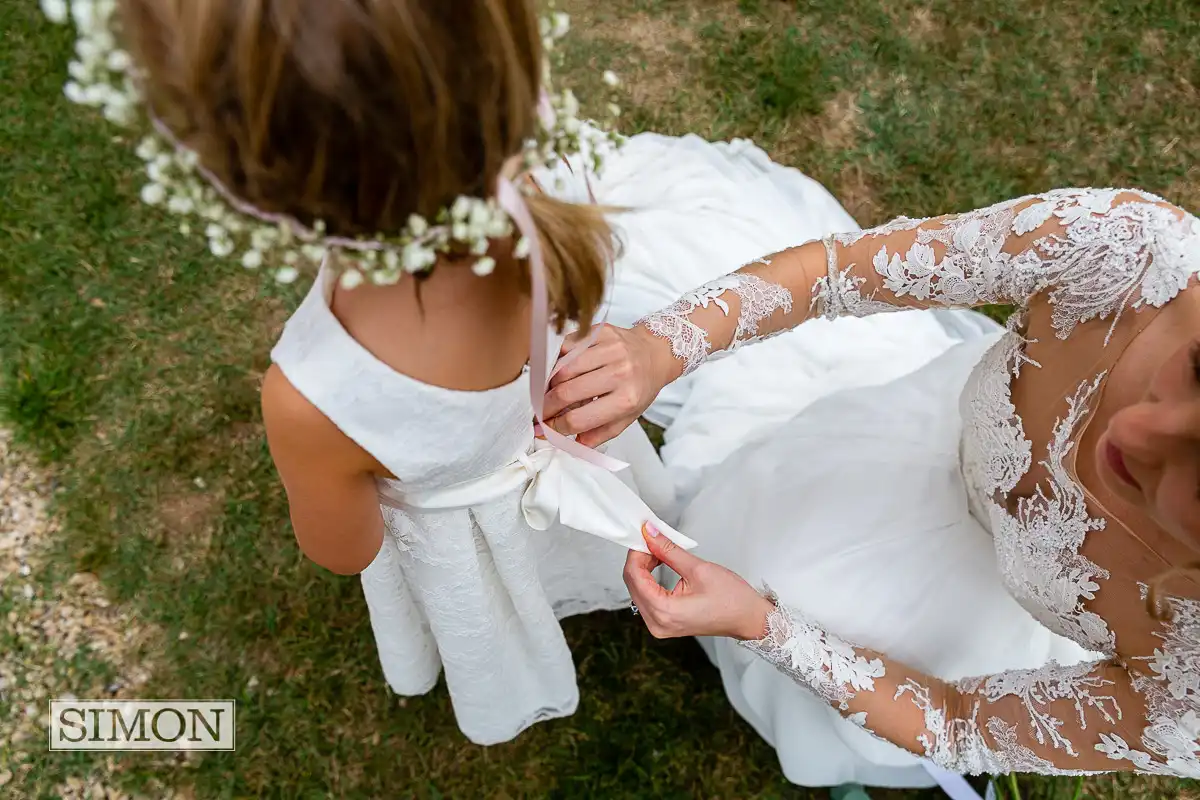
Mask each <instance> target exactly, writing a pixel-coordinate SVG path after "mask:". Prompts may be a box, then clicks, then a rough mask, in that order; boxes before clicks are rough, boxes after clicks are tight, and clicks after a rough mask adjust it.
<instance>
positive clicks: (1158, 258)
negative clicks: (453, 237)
mask: <svg viewBox="0 0 1200 800" xmlns="http://www.w3.org/2000/svg"><path fill="white" fill-rule="evenodd" d="M1197 272H1200V221H1198V220H1197V219H1196V218H1195V217H1193V216H1192V215H1190V214H1187V213H1185V212H1183V211H1181V210H1180V209H1178V208H1175V207H1174V206H1172V205H1170V204H1169V203H1167V202H1166V201H1164V200H1161V199H1160V198H1157V197H1154V196H1152V195H1149V194H1146V193H1143V192H1138V191H1126V190H1117V189H1063V190H1058V191H1053V192H1049V193H1046V194H1042V195H1034V196H1030V197H1023V198H1019V199H1016V200H1009V201H1007V202H1004V203H1000V204H998V205H995V206H991V207H989V208H984V209H979V210H976V211H971V212H968V213H965V214H957V215H949V216H942V217H936V218H932V219H908V218H905V217H901V218H899V219H897V220H894V221H892V222H890V223H888V224H886V225H883V226H881V227H878V228H874V229H871V230H867V231H860V232H856V233H850V234H837V235H834V236H832V237H830V238H828V239H826V240H824V241H822V242H810V243H808V244H804V245H801V246H799V247H795V248H792V249H790V250H785V251H783V252H781V253H776V254H774V255H771V256H767V257H765V258H761V259H758V260H757V261H755V262H753V263H751V264H749V265H747V266H745V267H743V268H742V269H741V270H739V271H737V272H735V273H732V274H730V275H726V276H724V277H722V278H719V279H717V280H716V281H713V282H712V283H709V284H706V285H705V286H702V287H700V288H699V289H697V290H695V291H693V292H690V293H688V294H687V295H685V296H684V297H682V298H680V300H679V301H678V302H676V303H675V304H674V305H672V306H670V307H669V308H666V309H663V310H662V311H659V312H656V313H654V314H651V315H650V316H648V317H646V318H645V319H643V320H642V321H641V323H640V324H642V325H644V326H645V327H646V328H647V329H648V330H649V331H650V332H651V333H653V334H655V335H657V336H661V337H663V338H665V339H668V340H669V341H670V343H671V352H672V354H673V355H674V356H675V358H676V359H678V360H679V362H680V363H681V365H682V371H683V373H684V374H686V373H688V372H690V371H691V370H693V369H695V368H696V367H697V366H699V365H700V364H701V363H703V362H704V361H705V360H706V359H708V358H710V357H711V356H712V355H713V354H714V353H719V352H728V351H730V350H733V349H736V348H737V347H739V346H741V345H743V344H746V343H748V342H751V341H757V340H759V339H764V338H767V337H769V336H771V335H774V334H777V333H780V332H782V331H784V330H787V329H789V328H792V327H795V326H796V325H798V324H800V323H801V322H804V321H805V320H806V319H809V318H810V317H812V316H814V315H816V316H824V317H827V318H834V317H838V316H863V315H866V314H873V313H878V312H881V311H894V310H898V309H903V308H928V307H958V308H963V307H972V306H979V305H985V304H992V303H1004V304H1014V305H1017V306H1024V305H1026V304H1028V303H1029V301H1030V300H1031V299H1032V298H1033V297H1034V296H1036V295H1038V294H1041V293H1047V294H1048V297H1049V300H1050V305H1051V307H1052V314H1053V325H1054V329H1055V331H1056V333H1057V334H1058V336H1059V337H1060V338H1063V339H1065V338H1067V336H1069V335H1070V333H1071V331H1072V330H1073V329H1074V328H1075V326H1076V325H1078V324H1080V323H1082V322H1087V321H1089V320H1092V319H1105V320H1109V319H1111V320H1112V325H1113V326H1114V327H1115V325H1116V323H1117V319H1118V318H1119V316H1120V314H1121V312H1122V310H1123V309H1125V308H1127V307H1132V308H1134V309H1137V308H1140V307H1142V306H1145V305H1150V306H1154V307H1161V306H1162V305H1164V304H1165V303H1166V302H1167V301H1168V300H1170V299H1171V298H1173V297H1174V296H1175V295H1176V294H1178V293H1179V292H1180V291H1181V290H1182V289H1184V288H1185V287H1186V286H1187V283H1188V281H1189V280H1190V278H1191V276H1192V275H1194V274H1196V273H1197ZM797 297H799V298H805V299H806V302H799V301H796V302H794V301H793V299H794V298H797Z"/></svg>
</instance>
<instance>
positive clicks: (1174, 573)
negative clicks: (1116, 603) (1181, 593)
mask: <svg viewBox="0 0 1200 800" xmlns="http://www.w3.org/2000/svg"><path fill="white" fill-rule="evenodd" d="M1185 576H1186V577H1188V578H1191V579H1192V580H1194V581H1200V561H1193V562H1191V563H1190V564H1184V565H1183V566H1182V567H1176V568H1175V569H1171V570H1167V571H1166V572H1164V573H1162V574H1161V575H1159V576H1158V577H1156V578H1155V579H1154V580H1152V581H1150V586H1149V587H1148V589H1147V591H1146V610H1147V611H1148V612H1150V616H1152V617H1154V618H1155V619H1157V620H1159V621H1160V622H1170V621H1171V620H1173V619H1174V618H1175V609H1174V608H1173V607H1172V603H1171V600H1170V598H1168V597H1166V596H1165V591H1166V586H1167V583H1169V582H1170V581H1171V580H1172V579H1174V578H1182V577H1185Z"/></svg>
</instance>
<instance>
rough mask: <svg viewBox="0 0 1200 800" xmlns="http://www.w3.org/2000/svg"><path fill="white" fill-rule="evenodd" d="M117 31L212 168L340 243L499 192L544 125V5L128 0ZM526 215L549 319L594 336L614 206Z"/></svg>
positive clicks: (544, 202) (167, 113)
mask: <svg viewBox="0 0 1200 800" xmlns="http://www.w3.org/2000/svg"><path fill="white" fill-rule="evenodd" d="M121 21H122V26H123V30H124V32H125V35H126V37H127V38H128V42H127V45H128V46H129V48H130V50H131V52H133V54H134V57H135V59H136V60H137V62H138V64H139V66H140V67H142V68H143V70H144V71H145V73H146V78H145V86H144V89H145V91H146V94H147V96H148V99H149V101H150V103H151V104H152V105H153V107H154V109H155V112H156V113H157V114H158V115H159V116H160V117H161V118H162V119H163V120H164V121H165V122H166V123H167V125H168V126H169V127H170V128H171V129H172V130H173V131H174V133H175V135H176V136H177V137H178V138H180V139H181V140H182V141H184V142H185V143H186V144H187V145H188V146H189V147H191V148H192V149H194V150H195V151H196V152H197V154H198V155H199V156H200V160H201V162H202V163H203V164H204V166H206V167H207V168H208V169H209V170H211V171H212V172H213V173H215V175H216V176H217V178H219V179H220V180H221V181H222V182H223V183H224V184H225V185H226V186H228V187H229V188H230V189H231V190H232V191H233V192H234V193H236V194H237V195H239V196H240V197H242V198H243V199H245V200H247V201H248V202H250V203H252V204H254V205H256V206H258V207H259V208H262V209H263V210H266V211H271V212H276V213H285V214H289V215H291V216H293V217H295V218H296V219H298V220H300V221H301V222H303V223H305V224H311V223H312V222H315V221H316V220H323V221H324V222H325V223H326V225H327V227H328V231H329V232H330V233H331V234H335V235H345V236H358V235H367V236H371V235H375V234H378V233H387V232H391V231H397V230H399V229H401V228H402V227H403V226H404V224H405V222H406V221H407V219H408V217H409V216H410V215H412V214H420V215H421V216H424V217H426V218H431V217H433V216H434V215H435V214H436V213H437V212H438V210H439V209H442V208H445V207H447V206H449V205H450V204H451V203H453V201H454V200H455V198H457V197H459V196H461V195H466V196H471V197H483V196H488V195H490V194H491V193H492V190H493V188H494V186H495V183H496V180H497V178H498V177H499V175H500V173H501V170H502V168H503V166H504V164H505V162H506V161H508V160H509V159H510V158H511V157H512V156H513V155H515V154H518V153H520V152H521V150H522V146H523V144H524V142H525V141H526V140H528V139H529V138H530V137H531V136H532V135H533V134H534V132H535V131H536V127H535V126H536V124H537V118H536V114H537V103H538V98H539V96H540V92H541V63H542V52H541V51H542V41H541V37H540V34H539V29H538V24H539V18H538V15H537V11H536V7H535V3H534V0H121ZM529 206H530V211H531V213H532V215H533V217H534V221H535V223H536V225H537V228H538V231H539V235H540V238H541V241H542V244H543V251H544V254H545V261H546V268H547V284H548V289H549V294H550V304H551V309H552V311H553V313H554V315H555V317H556V319H557V320H558V322H560V323H561V322H563V321H565V320H575V321H578V322H579V323H580V324H581V325H582V326H583V327H584V328H586V327H587V326H588V324H589V323H590V322H591V319H592V317H593V315H594V314H595V312H596V309H597V307H598V306H599V305H600V303H601V301H602V298H603V294H604V284H605V279H606V277H607V272H608V265H609V262H610V261H611V259H612V256H613V252H612V247H613V245H612V234H611V231H610V230H609V227H608V225H607V223H606V221H605V219H604V216H603V210H602V209H599V208H596V207H593V206H584V205H576V204H571V203H564V202H561V201H558V200H555V199H553V198H550V197H547V196H545V195H540V196H537V197H534V198H531V199H530V202H529ZM452 261H453V260H452Z"/></svg>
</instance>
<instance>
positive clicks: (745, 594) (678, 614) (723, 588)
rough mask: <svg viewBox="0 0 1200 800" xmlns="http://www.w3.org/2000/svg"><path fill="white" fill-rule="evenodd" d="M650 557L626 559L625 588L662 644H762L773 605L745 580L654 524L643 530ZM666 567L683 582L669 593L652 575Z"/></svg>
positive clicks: (639, 555)
mask: <svg viewBox="0 0 1200 800" xmlns="http://www.w3.org/2000/svg"><path fill="white" fill-rule="evenodd" d="M642 535H643V536H645V538H646V546H647V547H648V548H649V550H650V555H647V554H645V553H639V552H637V551H633V550H631V551H630V552H629V557H628V558H627V559H626V560H625V585H626V586H628V587H629V594H630V596H631V597H632V598H633V603H634V605H635V606H637V609H638V613H639V615H640V616H641V617H642V619H643V620H645V622H646V627H647V628H649V629H650V633H651V634H652V635H653V636H654V637H655V638H657V639H673V638H677V637H681V636H729V637H732V638H734V639H742V640H755V639H761V638H762V637H763V636H765V635H766V632H767V616H768V615H769V614H770V613H771V612H772V611H774V610H775V606H774V604H772V603H771V601H770V600H768V599H767V598H765V597H763V596H762V595H761V594H759V593H758V592H757V591H755V590H754V587H752V586H751V585H750V584H749V583H747V582H746V581H745V580H744V579H743V578H742V577H741V576H739V575H737V574H736V573H734V572H731V571H730V570H727V569H725V568H724V567H722V566H719V565H717V564H713V563H712V562H709V561H705V560H704V559H702V558H697V557H696V556H694V555H692V554H691V553H689V552H687V551H686V550H684V549H682V548H680V547H679V546H678V545H676V544H675V543H673V542H671V541H670V540H669V539H667V537H665V536H662V535H660V534H659V533H658V532H657V531H656V530H655V529H654V526H653V525H650V524H647V525H644V526H643V527H642ZM659 564H666V565H667V566H668V567H670V568H671V569H673V570H675V572H677V573H679V577H680V581H679V583H678V584H676V585H675V588H674V589H673V590H672V591H670V592H668V591H667V590H666V589H664V588H663V587H662V586H661V585H660V584H659V583H658V581H657V580H655V579H654V575H653V574H652V573H653V570H654V569H655V567H657V566H658V565H659Z"/></svg>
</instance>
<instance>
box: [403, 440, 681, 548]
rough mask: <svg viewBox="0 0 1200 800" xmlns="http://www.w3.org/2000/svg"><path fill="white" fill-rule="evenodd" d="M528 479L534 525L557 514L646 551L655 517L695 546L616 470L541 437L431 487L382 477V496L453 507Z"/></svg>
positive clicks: (525, 498)
mask: <svg viewBox="0 0 1200 800" xmlns="http://www.w3.org/2000/svg"><path fill="white" fill-rule="evenodd" d="M526 482H528V484H529V485H528V486H527V487H526V488H525V492H524V494H523V495H522V496H521V512H522V514H523V515H524V517H525V521H526V522H527V523H528V524H529V527H531V528H533V529H534V530H539V531H544V530H547V529H548V528H549V527H550V526H551V525H553V524H554V522H555V520H557V521H559V522H561V523H562V524H563V525H565V526H566V527H568V528H572V529H574V530H577V531H580V532H582V533H590V534H592V535H593V536H599V537H600V538H601V539H607V540H608V541H610V542H613V543H614V544H619V545H621V546H622V547H626V548H628V549H630V550H637V551H638V552H641V553H645V552H648V551H647V549H646V542H645V540H644V539H643V538H642V533H641V530H642V525H643V524H644V523H646V522H650V523H653V524H654V525H655V526H657V528H658V529H659V531H661V532H662V534H663V535H664V536H666V537H667V538H668V539H669V540H671V541H672V542H674V543H675V544H677V545H679V546H680V547H682V548H684V549H685V550H690V549H692V548H693V547H695V546H696V542H694V541H693V540H692V539H689V538H688V537H687V536H684V535H683V534H682V533H679V532H678V531H677V530H675V529H674V528H672V527H671V526H670V525H668V524H667V523H665V522H663V521H662V520H661V519H660V518H659V517H658V516H657V515H656V514H655V513H654V512H653V511H651V510H650V508H649V506H647V505H646V504H645V503H644V502H643V501H642V499H641V498H640V497H638V495H637V493H636V492H634V491H633V490H632V489H630V488H629V486H627V485H626V484H625V483H624V482H623V481H622V480H621V479H620V478H618V477H617V476H616V475H615V474H614V473H612V472H610V471H609V470H607V469H605V468H604V467H602V466H598V465H596V464H593V463H590V462H588V461H584V460H582V459H580V458H576V457H574V456H572V455H571V454H570V453H567V452H564V451H563V450H560V449H559V448H557V447H554V446H553V445H550V444H548V443H546V442H544V441H540V440H539V441H537V442H535V443H534V449H533V451H532V452H530V453H526V454H522V455H520V456H518V457H517V459H516V460H514V461H513V462H512V463H510V464H508V465H506V466H503V467H501V468H500V469H498V470H496V471H495V472H492V473H489V474H488V475H484V476H483V477H481V478H477V479H475V480H472V481H466V482H464V483H459V484H455V485H454V486H448V487H446V488H445V489H437V490H434V491H429V492H405V491H403V490H402V489H401V488H400V487H399V485H398V484H396V483H394V482H392V481H380V482H379V497H380V502H382V503H383V504H384V505H387V506H390V507H392V508H398V509H414V510H420V511H448V510H451V509H459V508H470V507H471V506H477V505H482V504H483V503H488V502H491V501H492V500H496V499H498V498H500V497H503V496H504V495H506V494H508V493H509V492H512V491H514V490H516V489H518V488H520V486H521V485H522V484H524V483H526Z"/></svg>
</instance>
